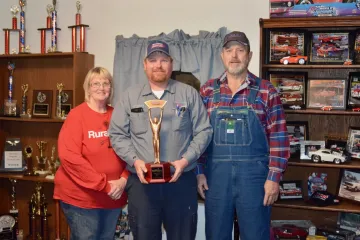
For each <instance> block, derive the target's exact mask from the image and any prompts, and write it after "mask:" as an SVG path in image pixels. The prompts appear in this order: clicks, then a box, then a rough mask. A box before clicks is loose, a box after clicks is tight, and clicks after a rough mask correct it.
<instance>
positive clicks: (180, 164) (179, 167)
mask: <svg viewBox="0 0 360 240" xmlns="http://www.w3.org/2000/svg"><path fill="white" fill-rule="evenodd" d="M170 164H171V165H173V167H174V168H175V173H174V175H173V176H172V178H171V180H170V181H169V182H171V183H172V182H176V181H177V180H178V179H179V177H180V176H181V174H182V172H183V171H184V168H186V166H187V165H188V164H189V162H188V161H187V160H186V159H185V158H182V159H180V160H176V161H174V162H170Z"/></svg>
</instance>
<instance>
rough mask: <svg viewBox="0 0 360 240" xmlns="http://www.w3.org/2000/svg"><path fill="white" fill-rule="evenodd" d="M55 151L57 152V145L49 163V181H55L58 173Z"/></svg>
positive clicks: (52, 151)
mask: <svg viewBox="0 0 360 240" xmlns="http://www.w3.org/2000/svg"><path fill="white" fill-rule="evenodd" d="M55 150H56V147H55V145H53V146H52V148H51V157H50V160H49V161H48V172H49V173H50V174H49V175H47V176H46V177H45V178H47V179H54V177H55V172H56V158H55Z"/></svg>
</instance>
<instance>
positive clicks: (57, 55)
mask: <svg viewBox="0 0 360 240" xmlns="http://www.w3.org/2000/svg"><path fill="white" fill-rule="evenodd" d="M77 54H87V53H83V52H76V53H75V52H59V53H44V54H41V53H29V54H0V59H2V58H11V59H16V58H49V57H50V58H51V57H53V58H62V57H74V56H75V55H77Z"/></svg>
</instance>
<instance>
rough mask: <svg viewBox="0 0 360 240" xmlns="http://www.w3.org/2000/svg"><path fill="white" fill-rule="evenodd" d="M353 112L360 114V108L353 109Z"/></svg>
mask: <svg viewBox="0 0 360 240" xmlns="http://www.w3.org/2000/svg"><path fill="white" fill-rule="evenodd" d="M352 111H353V112H360V108H353V109H352Z"/></svg>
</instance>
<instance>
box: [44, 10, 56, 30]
mask: <svg viewBox="0 0 360 240" xmlns="http://www.w3.org/2000/svg"><path fill="white" fill-rule="evenodd" d="M53 11H54V6H53V5H51V4H48V5H47V6H46V12H47V14H48V16H47V17H46V28H51V13H52V12H53Z"/></svg>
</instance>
